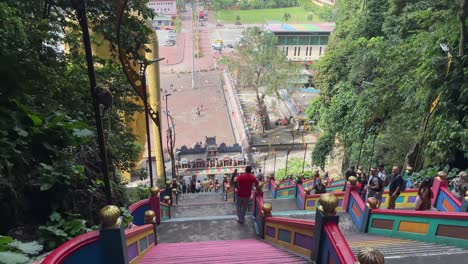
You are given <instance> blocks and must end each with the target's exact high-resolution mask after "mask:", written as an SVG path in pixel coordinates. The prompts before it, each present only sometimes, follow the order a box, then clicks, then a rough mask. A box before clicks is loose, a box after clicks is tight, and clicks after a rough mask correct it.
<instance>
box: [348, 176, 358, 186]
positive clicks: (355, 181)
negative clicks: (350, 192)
mask: <svg viewBox="0 0 468 264" xmlns="http://www.w3.org/2000/svg"><path fill="white" fill-rule="evenodd" d="M348 181H349V183H350V184H351V186H354V187H355V186H356V184H357V178H356V177H354V176H351V177H349V178H348Z"/></svg>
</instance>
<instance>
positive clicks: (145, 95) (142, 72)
mask: <svg viewBox="0 0 468 264" xmlns="http://www.w3.org/2000/svg"><path fill="white" fill-rule="evenodd" d="M162 60H164V58H157V59H155V60H151V61H141V60H140V61H138V64H140V76H141V79H142V86H143V105H144V107H145V123H146V139H147V144H148V169H149V176H150V177H149V178H150V185H151V187H153V185H154V183H153V159H152V157H151V133H150V123H149V107H148V87H146V68H147V67H148V65H150V64H153V63H155V62H158V61H162ZM158 127H159V125H158ZM163 163H164V162H163Z"/></svg>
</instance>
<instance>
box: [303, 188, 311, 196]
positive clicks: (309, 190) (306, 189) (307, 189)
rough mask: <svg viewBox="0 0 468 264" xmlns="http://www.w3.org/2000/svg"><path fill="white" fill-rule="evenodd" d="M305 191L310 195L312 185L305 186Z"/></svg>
mask: <svg viewBox="0 0 468 264" xmlns="http://www.w3.org/2000/svg"><path fill="white" fill-rule="evenodd" d="M304 191H305V192H306V194H307V195H309V194H310V192H311V191H312V187H310V186H309V187H305V188H304Z"/></svg>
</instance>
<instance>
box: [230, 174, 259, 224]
mask: <svg viewBox="0 0 468 264" xmlns="http://www.w3.org/2000/svg"><path fill="white" fill-rule="evenodd" d="M235 183H236V188H237V200H236V210H237V217H238V218H237V220H236V221H237V222H238V223H240V224H243V223H244V218H245V213H246V212H247V207H248V206H249V200H250V196H251V195H252V186H253V185H255V186H257V185H258V180H257V178H256V177H255V176H254V175H253V174H252V167H250V166H247V167H245V173H242V174H241V175H239V176H237V177H236V180H235Z"/></svg>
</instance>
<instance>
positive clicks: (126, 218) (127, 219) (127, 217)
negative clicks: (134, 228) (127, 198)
mask: <svg viewBox="0 0 468 264" xmlns="http://www.w3.org/2000/svg"><path fill="white" fill-rule="evenodd" d="M120 212H122V221H123V226H124V228H127V227H128V226H129V225H130V223H132V222H133V216H132V214H131V213H130V211H129V210H128V209H127V208H126V207H120Z"/></svg>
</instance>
